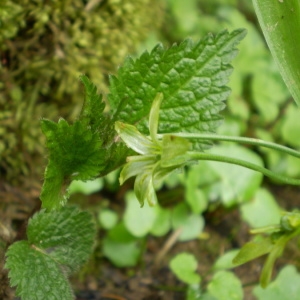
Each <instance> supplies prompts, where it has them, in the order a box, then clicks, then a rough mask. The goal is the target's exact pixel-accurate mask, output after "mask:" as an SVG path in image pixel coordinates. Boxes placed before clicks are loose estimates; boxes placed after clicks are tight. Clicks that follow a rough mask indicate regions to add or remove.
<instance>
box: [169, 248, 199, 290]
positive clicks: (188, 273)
mask: <svg viewBox="0 0 300 300" xmlns="http://www.w3.org/2000/svg"><path fill="white" fill-rule="evenodd" d="M169 266H170V269H171V270H172V272H173V273H174V274H175V275H176V276H177V277H178V278H179V279H180V280H181V281H183V282H184V283H187V284H189V285H191V284H199V283H200V280H201V278H200V276H199V274H197V273H195V271H196V270H197V266H198V262H197V260H196V258H195V257H194V255H192V254H189V253H184V252H182V253H180V254H177V255H176V256H175V257H173V258H172V260H171V261H170V263H169Z"/></svg>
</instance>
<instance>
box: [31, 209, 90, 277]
mask: <svg viewBox="0 0 300 300" xmlns="http://www.w3.org/2000/svg"><path fill="white" fill-rule="evenodd" d="M95 234H96V231H95V226H94V223H93V221H92V216H91V215H90V214H89V213H88V212H86V211H84V212H80V211H79V210H78V209H77V208H76V207H65V208H63V209H61V210H59V211H51V212H48V213H47V212H45V211H41V212H39V213H37V214H36V215H34V216H33V218H32V219H30V221H29V223H28V228H27V237H28V242H29V243H31V244H33V245H35V246H36V247H38V248H40V249H44V250H45V251H46V252H47V253H48V254H49V255H50V256H51V257H52V258H54V259H55V260H56V261H57V262H59V263H60V264H62V265H64V266H67V267H68V268H69V269H70V270H71V271H74V270H76V269H77V268H78V267H79V266H80V265H82V264H83V263H84V262H85V261H86V260H87V259H88V257H89V255H90V254H91V251H92V246H93V243H94V238H95Z"/></svg>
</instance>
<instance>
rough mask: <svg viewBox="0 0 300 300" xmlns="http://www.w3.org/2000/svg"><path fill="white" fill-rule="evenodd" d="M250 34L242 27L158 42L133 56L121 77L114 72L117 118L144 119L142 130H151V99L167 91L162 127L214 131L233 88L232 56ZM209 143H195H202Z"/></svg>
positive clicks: (111, 99) (113, 104)
mask: <svg viewBox="0 0 300 300" xmlns="http://www.w3.org/2000/svg"><path fill="white" fill-rule="evenodd" d="M245 34H246V32H245V30H243V29H239V30H235V31H233V32H231V33H228V32H227V31H223V32H221V33H219V34H218V35H216V36H212V35H207V36H206V37H205V38H204V39H202V40H201V41H199V42H196V43H195V42H193V41H192V40H185V41H184V42H182V43H181V44H179V45H174V46H172V47H171V48H169V49H164V48H163V47H162V46H161V45H158V46H156V47H155V48H154V49H153V50H152V51H151V53H148V52H145V53H144V54H142V56H141V57H140V58H138V59H137V60H133V59H131V58H128V59H127V60H126V61H125V63H124V65H123V66H122V67H121V68H120V69H119V71H118V74H117V77H115V76H112V77H111V78H110V95H109V97H108V99H109V102H110V105H111V107H112V109H113V112H114V118H115V119H116V120H120V121H124V122H125V123H129V124H136V123H139V126H138V127H139V130H141V131H143V132H147V126H146V121H147V118H146V117H147V116H148V114H149V111H150V107H151V104H152V101H153V99H154V98H155V96H156V95H157V93H162V94H163V101H162V105H161V110H160V119H159V120H160V122H159V132H161V133H167V132H182V131H186V132H203V133H208V132H215V130H216V128H217V127H218V126H219V125H220V123H221V120H222V118H221V116H220V115H219V112H220V111H221V110H222V109H223V108H224V107H225V105H224V100H226V98H227V97H228V95H229V93H230V89H229V88H228V87H227V86H226V84H227V82H228V79H229V75H230V74H231V72H232V67H231V65H230V62H231V60H232V59H233V58H234V57H235V55H236V54H237V50H236V49H235V47H236V45H237V44H238V43H239V42H240V40H241V39H242V38H243V37H244V36H245ZM205 144H206V145H207V143H204V142H201V143H200V142H199V143H195V146H196V148H198V149H203V148H205Z"/></svg>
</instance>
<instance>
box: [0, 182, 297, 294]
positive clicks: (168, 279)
mask: <svg viewBox="0 0 300 300" xmlns="http://www.w3.org/2000/svg"><path fill="white" fill-rule="evenodd" d="M265 186H266V187H268V188H269V190H271V191H272V192H273V194H274V196H275V198H276V199H277V201H278V202H279V204H280V205H281V206H282V207H283V208H285V209H287V210H288V209H290V210H292V209H293V208H295V207H298V205H299V203H300V193H299V188H293V187H281V186H275V185H272V184H270V183H265ZM39 190H40V187H39V185H38V184H36V186H31V188H30V189H21V188H16V187H11V186H9V185H7V184H5V183H1V182H0V198H1V210H0V220H1V222H2V224H4V225H5V228H4V227H3V226H1V228H0V237H1V239H2V240H3V241H5V242H6V243H7V244H9V243H11V242H12V241H15V240H19V239H23V238H26V237H25V229H26V222H27V220H28V218H29V217H30V216H31V215H32V214H33V213H34V212H35V211H36V210H38V209H39V200H38V195H39ZM123 192H124V191H121V192H120V191H119V192H118V193H117V194H116V195H114V196H115V200H112V202H111V203H112V207H113V209H117V210H119V211H122V209H123V205H122V203H123V201H122V194H123ZM105 193H106V191H105V190H102V191H101V192H99V193H97V194H94V195H92V196H89V197H88V198H87V199H86V198H85V203H86V204H85V205H84V206H86V207H88V208H89V210H93V207H96V206H97V203H100V202H101V201H102V200H103V199H104V195H105V197H106V199H107V194H105ZM110 196H111V197H112V195H110ZM111 197H110V199H112V198H111ZM74 201H75V202H76V201H77V200H74ZM77 202H78V201H77ZM80 202H82V199H81V200H80ZM205 220H206V227H205V236H206V238H205V239H199V240H194V241H189V242H175V243H174V244H173V245H172V247H171V248H170V249H169V250H168V251H167V252H166V253H165V254H163V255H162V256H161V250H162V249H163V248H164V247H165V245H166V242H167V241H168V239H169V238H170V235H171V233H170V234H169V235H168V236H165V237H163V238H153V237H149V238H148V239H147V245H146V250H145V253H144V255H143V256H142V258H141V260H140V262H139V264H138V265H137V266H136V267H135V268H117V267H115V266H113V265H112V264H111V263H110V262H109V261H107V260H106V259H105V258H103V257H102V256H101V253H100V252H99V250H97V248H96V250H95V254H94V255H93V258H92V259H91V260H90V262H88V263H87V265H86V266H85V267H84V268H83V270H81V272H80V273H79V274H76V275H75V276H74V277H72V278H71V281H72V284H73V288H74V291H75V294H76V299H77V300H150V299H151V300H184V299H185V291H186V286H185V285H184V284H183V283H181V282H179V281H178V280H177V279H176V277H175V276H174V275H173V273H171V271H170V270H169V268H168V262H169V260H170V258H171V257H173V256H174V255H175V254H177V253H180V252H183V251H187V252H189V253H193V254H194V255H195V256H196V258H197V260H198V261H199V265H198V270H197V271H198V272H199V274H200V275H201V277H202V282H201V284H202V286H203V287H204V288H205V287H206V284H207V282H208V281H209V280H210V278H211V276H212V271H211V267H212V265H213V264H214V262H215V260H216V259H217V258H218V257H219V256H220V255H222V254H223V253H224V252H225V251H227V250H230V249H233V248H238V247H241V246H242V245H243V244H244V243H246V242H247V241H248V240H249V239H250V234H249V233H248V230H249V227H248V226H247V224H246V223H245V222H243V221H242V220H241V219H240V214H239V211H238V208H237V207H236V208H231V209H230V210H228V209H224V208H223V207H222V206H221V205H220V206H219V207H217V208H216V209H214V210H213V211H211V212H206V213H205ZM103 233H104V232H101V231H100V232H99V237H100V239H99V240H101V236H102V235H103ZM296 242H297V241H292V242H291V243H289V244H288V247H287V249H286V250H285V252H284V254H283V256H282V257H281V258H280V259H279V260H278V261H277V263H276V267H275V270H274V274H273V276H274V277H275V276H276V273H277V272H278V271H279V270H280V269H281V268H282V267H283V266H284V265H285V264H294V265H296V266H297V267H299V268H300V264H299V262H300V259H299V258H300V255H299V251H298V246H297V243H296ZM1 246H2V247H1V248H0V250H1V251H2V252H1V263H2V266H1V277H0V280H1V285H0V299H3V300H12V299H18V298H16V297H14V290H13V289H11V288H10V287H9V285H8V279H7V272H6V271H5V270H3V262H4V254H3V247H4V246H3V245H1ZM263 261H264V259H263V258H259V259H256V260H254V261H252V262H250V263H247V264H245V265H242V266H239V267H237V268H235V269H234V270H233V271H234V272H235V274H236V275H237V276H238V277H239V278H240V279H241V281H242V283H243V288H244V293H245V295H244V299H245V300H254V299H255V298H254V296H252V294H251V290H252V288H253V287H254V286H255V285H257V284H258V280H259V275H260V271H261V268H262V265H263Z"/></svg>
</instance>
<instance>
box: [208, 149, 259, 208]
mask: <svg viewBox="0 0 300 300" xmlns="http://www.w3.org/2000/svg"><path fill="white" fill-rule="evenodd" d="M211 153H213V154H219V155H223V156H228V157H232V158H239V159H242V160H245V161H248V162H252V163H255V164H257V165H260V166H262V165H263V163H262V160H261V158H260V157H259V156H258V155H257V154H255V153H254V152H252V151H250V150H248V149H246V148H244V147H241V146H237V145H221V146H216V147H214V148H213V149H212V150H211ZM206 164H207V165H208V166H209V167H210V168H212V170H213V172H214V173H215V174H216V175H217V176H218V177H219V180H220V185H219V186H218V188H217V193H218V197H220V198H221V200H222V202H223V203H224V204H225V205H227V206H230V205H233V204H235V203H241V202H244V201H246V200H249V199H251V197H253V195H254V193H255V192H256V190H257V189H258V187H259V186H260V183H261V180H262V175H261V174H260V173H258V172H254V171H252V170H249V169H246V168H243V167H240V166H235V165H231V164H226V163H220V162H213V161H208V162H206Z"/></svg>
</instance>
